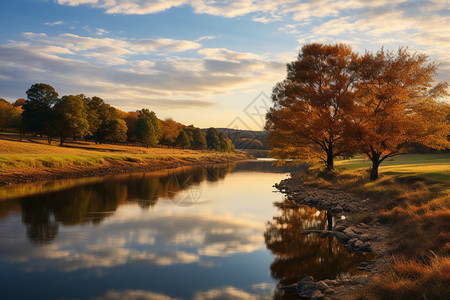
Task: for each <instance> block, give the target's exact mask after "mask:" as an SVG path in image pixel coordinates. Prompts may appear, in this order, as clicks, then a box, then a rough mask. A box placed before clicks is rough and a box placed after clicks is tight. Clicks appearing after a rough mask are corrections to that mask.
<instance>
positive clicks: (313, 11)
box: [0, 0, 450, 130]
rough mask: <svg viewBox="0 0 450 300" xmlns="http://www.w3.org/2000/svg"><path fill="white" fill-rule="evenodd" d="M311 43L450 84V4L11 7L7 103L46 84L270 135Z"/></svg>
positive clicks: (167, 0) (3, 57)
mask: <svg viewBox="0 0 450 300" xmlns="http://www.w3.org/2000/svg"><path fill="white" fill-rule="evenodd" d="M311 42H320V43H327V44H328V43H330V44H334V43H346V44H349V45H351V46H352V48H353V49H354V50H355V51H357V52H360V53H364V52H365V51H366V50H367V51H377V50H379V49H380V48H381V47H383V46H384V48H385V49H388V50H394V51H395V50H397V49H398V47H400V46H408V48H409V50H410V51H413V52H416V51H417V52H420V53H425V54H427V55H429V56H430V59H431V60H433V61H435V62H436V63H437V64H438V66H439V71H438V76H437V80H438V81H444V80H445V81H448V82H450V1H447V0H417V1H414V0H408V1H406V0H371V1H367V0H347V1H335V0H238V1H235V0H215V1H214V0H0V98H4V99H6V100H8V101H15V100H16V99H18V98H26V93H25V92H26V91H27V90H28V89H29V88H30V87H31V85H33V84H35V83H46V84H50V85H51V86H53V87H54V88H55V90H56V91H57V92H58V93H59V95H60V96H63V95H76V94H81V93H82V94H85V95H86V96H89V97H92V96H98V97H101V98H103V99H104V100H105V101H106V102H107V103H109V104H111V105H113V106H114V107H117V108H119V109H121V110H124V111H135V110H138V109H142V108H148V109H150V110H153V111H155V113H156V114H157V116H158V117H159V118H160V119H165V118H169V117H170V118H173V119H174V120H176V121H179V122H181V123H184V124H186V125H189V124H194V125H195V126H198V127H201V128H205V127H211V126H214V127H233V128H238V129H253V130H261V129H262V128H263V126H264V113H265V110H266V109H267V108H268V107H270V106H271V101H270V94H271V90H272V87H273V86H274V85H275V84H276V83H277V82H279V81H281V80H283V79H284V78H285V77H286V64H287V63H289V62H291V61H293V60H295V59H296V57H297V55H298V51H299V50H300V48H301V47H302V46H303V45H305V44H307V43H311Z"/></svg>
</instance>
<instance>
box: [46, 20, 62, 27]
mask: <svg viewBox="0 0 450 300" xmlns="http://www.w3.org/2000/svg"><path fill="white" fill-rule="evenodd" d="M62 24H64V21H55V22H45V23H44V25H47V26H56V25H62Z"/></svg>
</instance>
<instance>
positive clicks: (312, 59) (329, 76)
mask: <svg viewBox="0 0 450 300" xmlns="http://www.w3.org/2000/svg"><path fill="white" fill-rule="evenodd" d="M356 59H357V55H356V54H354V53H353V51H352V49H351V47H350V46H348V45H343V44H337V45H324V44H318V43H314V44H308V45H305V46H303V47H302V49H301V51H300V53H299V56H298V60H296V61H294V62H292V63H290V64H288V65H287V77H286V79H285V80H284V81H282V82H279V83H277V84H276V86H275V87H274V89H273V93H272V101H273V104H274V106H273V107H272V108H271V109H270V110H269V112H268V113H267V115H266V120H267V123H266V129H267V130H269V132H270V133H269V137H268V142H269V144H270V145H271V146H272V148H273V150H272V152H271V154H272V155H273V156H275V157H278V158H301V159H305V160H316V159H319V160H321V161H323V162H324V163H325V165H326V167H327V169H330V170H331V169H333V168H334V158H335V157H336V156H338V155H343V154H345V153H348V152H349V151H350V150H351V149H350V148H349V145H350V143H349V142H348V141H347V138H346V133H347V132H348V130H347V129H346V127H347V126H348V125H349V124H351V122H350V118H351V116H352V111H353V110H354V91H355V82H356V81H355V76H356V72H355V67H354V66H355V64H354V63H355V61H356Z"/></svg>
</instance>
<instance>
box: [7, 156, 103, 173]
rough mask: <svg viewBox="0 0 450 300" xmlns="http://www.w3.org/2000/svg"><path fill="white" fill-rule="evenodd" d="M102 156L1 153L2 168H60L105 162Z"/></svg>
mask: <svg viewBox="0 0 450 300" xmlns="http://www.w3.org/2000/svg"><path fill="white" fill-rule="evenodd" d="M104 161H105V160H104V158H103V157H101V156H84V155H73V154H52V155H49V154H0V169H2V170H10V169H25V168H41V167H44V168H59V167H66V166H92V165H101V164H103V163H104Z"/></svg>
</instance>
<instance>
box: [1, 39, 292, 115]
mask: <svg viewBox="0 0 450 300" xmlns="http://www.w3.org/2000/svg"><path fill="white" fill-rule="evenodd" d="M209 38H212V37H203V39H209ZM200 47H201V44H200V43H199V42H195V41H187V40H174V39H166V38H160V39H114V38H104V37H86V36H79V35H75V34H71V33H63V34H59V35H55V36H50V35H47V34H45V33H33V32H26V33H23V34H22V41H11V42H10V43H8V44H6V45H0V63H1V64H2V69H1V70H0V78H1V79H0V89H2V91H3V92H4V95H3V96H6V97H8V96H9V95H8V93H10V94H11V96H9V97H12V98H17V96H16V94H17V91H25V90H26V89H27V88H29V86H18V83H19V82H20V83H21V84H24V83H27V84H29V85H31V84H33V83H36V82H46V83H48V84H51V85H52V86H54V87H55V88H56V89H57V91H58V92H60V94H77V93H84V94H86V95H92V96H93V95H97V96H99V97H102V98H104V99H105V100H106V101H107V102H108V103H111V104H112V105H114V106H116V107H118V108H121V109H128V110H136V109H137V108H142V107H149V106H152V107H156V108H165V109H174V108H183V109H191V108H201V107H210V106H212V105H214V103H213V102H211V101H210V100H209V99H210V98H211V97H214V96H216V95H224V94H226V93H230V92H232V91H233V90H236V89H239V88H243V87H251V86H254V85H257V84H261V83H265V82H270V83H272V82H274V81H275V80H277V78H278V77H279V76H280V74H281V75H282V74H283V73H284V62H279V61H278V60H273V58H272V59H270V58H269V59H268V58H267V57H265V56H262V55H257V54H254V53H250V52H246V53H243V52H236V51H231V50H228V49H225V48H204V49H200V50H198V55H199V56H200V57H197V58H195V57H194V58H184V57H179V56H166V57H162V56H159V55H157V54H159V53H180V52H183V51H187V50H195V49H198V48H200ZM49 78H50V79H49ZM13 88H14V89H15V91H14V89H13Z"/></svg>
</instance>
